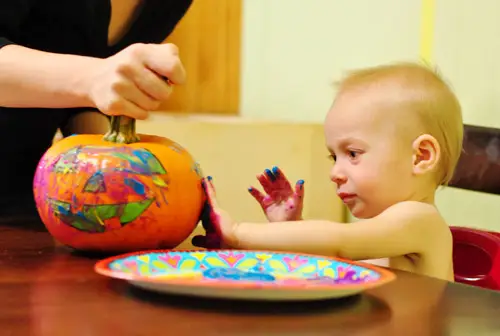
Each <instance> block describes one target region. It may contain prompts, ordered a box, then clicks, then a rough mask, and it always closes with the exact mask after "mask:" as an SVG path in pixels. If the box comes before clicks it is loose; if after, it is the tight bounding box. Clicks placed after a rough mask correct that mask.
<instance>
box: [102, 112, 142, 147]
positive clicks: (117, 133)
mask: <svg viewBox="0 0 500 336" xmlns="http://www.w3.org/2000/svg"><path fill="white" fill-rule="evenodd" d="M104 140H106V141H111V142H116V143H123V144H129V143H134V142H139V140H140V139H139V136H138V135H137V134H136V133H135V119H134V118H130V117H126V116H112V117H111V122H110V128H109V131H108V133H106V134H105V135H104Z"/></svg>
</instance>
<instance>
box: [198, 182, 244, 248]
mask: <svg viewBox="0 0 500 336" xmlns="http://www.w3.org/2000/svg"><path fill="white" fill-rule="evenodd" d="M203 188H204V190H205V194H206V196H207V201H206V203H205V206H204V209H203V211H202V214H201V221H202V225H203V228H204V229H205V235H204V236H203V235H197V236H194V237H193V239H192V240H191V243H192V244H193V246H197V247H202V248H207V249H219V248H231V247H233V245H235V235H234V234H233V232H234V229H235V227H236V223H235V222H234V221H233V220H232V218H231V217H230V216H229V214H228V213H227V212H226V211H224V210H222V209H221V208H220V207H219V205H218V203H217V199H216V197H215V188H214V185H213V183H212V178H211V177H210V176H209V177H208V178H206V179H203Z"/></svg>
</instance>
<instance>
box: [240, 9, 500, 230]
mask: <svg viewBox="0 0 500 336" xmlns="http://www.w3.org/2000/svg"><path fill="white" fill-rule="evenodd" d="M424 5H427V7H426V6H424ZM423 9H424V10H425V11H423ZM499 13H500V2H499V1H498V0H479V1H476V2H472V1H470V0H439V1H432V0H431V1H429V0H418V1H417V0H409V1H408V0H406V1H401V0H378V1H372V0H356V1H338V0H308V1H302V0H272V1H269V0H244V5H243V40H242V43H243V50H242V78H241V113H242V115H243V117H244V118H250V119H254V118H256V119H265V120H287V121H307V122H311V121H312V122H317V123H321V122H322V121H323V118H324V115H325V112H326V110H327V109H328V107H329V104H330V103H331V99H332V97H333V94H334V92H333V90H332V88H331V86H330V84H331V82H332V81H333V80H335V79H336V78H338V76H339V75H341V74H342V72H343V71H345V70H347V69H350V68H354V67H360V66H369V65H375V64H379V63H385V62H391V61H400V60H418V59H419V57H420V56H421V54H422V53H424V55H425V56H426V57H428V58H430V60H431V61H432V63H433V64H435V65H437V66H438V68H439V69H441V71H442V72H443V74H444V75H445V77H446V78H447V79H448V80H449V82H450V83H451V85H452V86H453V87H454V88H455V90H456V92H457V94H458V96H459V98H460V100H461V103H462V105H463V109H464V120H465V122H466V123H471V124H476V125H486V126H494V127H499V128H500V67H499V66H497V64H499V63H498V62H499V60H500V39H499V38H498V36H500V20H499ZM423 14H426V15H427V16H423ZM429 14H430V16H429ZM425 18H427V20H425ZM426 32H427V33H426ZM425 34H427V35H426V36H424V35H425ZM425 39H427V41H428V42H430V43H428V45H427V49H425V48H422V44H421V42H422V41H423V42H424V43H425ZM277 141H278V139H277ZM297 159H298V158H297ZM298 160H299V159H298ZM499 204H500V196H494V195H486V194H479V193H475V192H471V191H464V190H457V189H451V188H448V189H444V190H442V191H440V192H438V197H437V205H438V207H439V209H440V210H441V212H442V213H443V215H444V216H445V218H446V219H447V220H448V222H449V223H450V224H453V225H465V226H478V227H482V228H487V229H496V230H498V231H500V230H499V229H497V228H499V227H500V215H499V213H498V211H495V210H496V208H497V207H498V205H499Z"/></svg>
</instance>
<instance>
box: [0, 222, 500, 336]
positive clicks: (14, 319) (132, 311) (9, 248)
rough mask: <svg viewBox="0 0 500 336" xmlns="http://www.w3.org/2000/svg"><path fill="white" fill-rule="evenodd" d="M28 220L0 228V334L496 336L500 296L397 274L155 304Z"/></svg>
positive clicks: (150, 295) (164, 300)
mask: <svg viewBox="0 0 500 336" xmlns="http://www.w3.org/2000/svg"><path fill="white" fill-rule="evenodd" d="M96 260H97V259H96V258H90V257H85V256H79V255H76V254H73V253H71V252H70V251H68V250H67V249H65V248H64V247H60V246H58V245H57V244H54V242H53V240H52V238H51V237H50V236H49V235H48V233H47V232H46V231H45V229H44V228H43V227H41V225H40V223H39V222H38V221H37V220H36V219H31V220H28V219H25V220H14V221H10V222H8V221H7V222H5V220H4V223H1V221H0V302H1V303H2V305H1V306H0V335H2V336H8V335H37V336H42V335H43V336H58V335H62V336H79V335H86V336H87V335H88V336H90V335H91V336H98V335H103V336H122V335H123V336H125V335H148V336H156V335H232V336H233V335H234V336H236V335H287V336H294V335H349V336H354V335H398V336H399V335H401V336H411V335H416V336H425V335H464V336H468V335H472V336H482V335H500V315H499V314H500V293H498V292H493V291H488V290H482V289H479V288H474V287H470V286H466V285H460V284H452V283H447V282H444V281H439V280H436V279H432V278H427V277H421V276H416V275H412V274H409V273H405V272H396V273H397V275H398V280H396V281H395V282H393V283H391V284H388V285H385V286H383V287H380V288H377V289H375V290H370V291H368V292H366V293H364V294H362V295H358V296H355V297H351V298H348V299H342V300H333V301H322V302H313V303H286V304H282V303H256V302H234V301H218V300H206V299H199V298H186V297H172V296H159V295H155V294H153V293H149V292H145V291H142V290H139V289H135V288H133V287H131V286H129V285H128V284H127V283H126V282H123V281H118V280H112V279H108V278H106V277H103V276H100V275H98V274H95V273H94V271H93V265H94V263H95V262H96Z"/></svg>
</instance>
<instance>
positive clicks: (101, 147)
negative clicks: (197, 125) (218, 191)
mask: <svg viewBox="0 0 500 336" xmlns="http://www.w3.org/2000/svg"><path fill="white" fill-rule="evenodd" d="M201 178H202V175H201V171H200V168H199V166H198V164H197V163H196V161H194V159H193V157H192V156H191V155H190V154H189V153H188V152H187V151H186V150H185V149H184V148H182V147H181V146H180V145H179V144H177V143H175V142H174V141H172V140H170V139H167V138H163V137H158V136H153V135H140V136H139V137H138V136H137V135H136V134H135V120H131V119H129V118H126V117H113V118H112V120H111V129H110V132H109V133H108V134H106V135H105V136H104V137H103V136H102V135H74V136H71V137H68V138H65V139H62V140H60V141H58V142H56V143H55V144H54V145H53V146H52V147H51V148H49V149H48V150H47V152H46V153H45V154H44V156H43V157H42V159H41V160H40V162H39V164H38V166H37V169H36V173H35V178H34V182H33V190H34V197H35V202H36V206H37V209H38V213H39V215H40V217H41V219H42V221H43V223H44V224H45V226H46V227H47V229H48V231H49V232H50V233H51V234H52V236H53V237H54V238H55V239H56V240H58V241H59V242H60V243H62V244H64V245H67V246H70V247H72V248H75V249H77V250H87V251H99V252H128V251H138V250H143V249H156V248H167V249H168V248H174V247H176V246H177V245H179V244H180V243H181V242H183V241H184V240H185V239H186V238H188V237H189V235H190V234H191V232H192V231H193V230H194V229H195V227H196V225H197V223H198V219H199V216H200V213H201V210H202V207H203V203H204V201H205V198H204V193H203V189H202V186H201Z"/></svg>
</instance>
